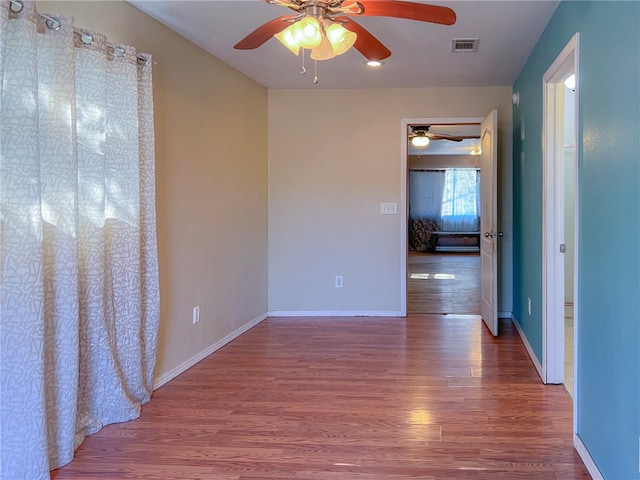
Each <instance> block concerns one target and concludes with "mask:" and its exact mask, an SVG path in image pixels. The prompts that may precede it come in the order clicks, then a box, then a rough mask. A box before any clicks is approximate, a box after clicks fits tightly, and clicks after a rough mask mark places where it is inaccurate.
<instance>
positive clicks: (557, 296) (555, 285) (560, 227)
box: [542, 33, 580, 432]
mask: <svg viewBox="0 0 640 480" xmlns="http://www.w3.org/2000/svg"><path fill="white" fill-rule="evenodd" d="M579 39H580V37H579V34H578V33H576V34H575V35H574V36H573V38H571V40H570V41H569V43H568V44H567V45H566V46H565V48H564V49H563V50H562V52H561V53H560V55H558V57H557V58H556V60H555V61H554V62H553V64H552V65H551V66H550V67H549V69H548V70H547V71H546V72H545V74H544V76H543V80H542V82H543V140H542V143H543V145H542V147H543V149H542V163H543V210H542V211H543V221H542V242H543V248H542V305H543V309H542V338H543V341H542V372H543V381H544V382H545V383H562V382H563V381H564V257H563V255H564V254H563V253H561V252H560V245H561V244H563V243H564V194H565V184H564V161H562V162H561V161H557V160H558V159H563V160H564V135H563V130H564V125H563V124H562V123H561V122H558V117H559V113H560V112H562V111H563V110H564V100H563V99H564V88H565V87H564V84H563V81H564V79H565V78H566V77H567V76H568V75H569V74H570V73H575V75H576V88H575V97H574V98H575V100H574V102H575V103H574V112H573V115H574V119H575V122H574V132H573V135H574V138H575V139H577V132H578V119H579V113H578V106H579V102H578V99H579V94H578V88H579V81H578V72H579V69H578V57H579ZM577 147H578V144H577V142H576V151H575V168H574V180H575V182H574V184H575V192H574V203H575V206H576V211H575V218H574V230H575V248H574V260H575V262H574V264H575V270H574V277H575V278H576V280H577V278H578V275H577V272H578V261H577V258H578V245H579V242H578V218H579V216H578V205H579V202H578V196H579V195H578V193H579V192H578V188H579V182H578V172H579V169H578V168H577V167H578V165H579V162H580V160H579V156H580V151H579V149H578V148H577ZM578 304H579V302H578V282H577V281H575V282H574V352H573V354H574V391H577V388H578V375H577V365H578V363H577V348H575V345H577V342H578V335H577V326H578V311H577V306H578ZM575 398H576V395H575V394H574V399H575ZM573 403H574V432H575V427H576V425H575V421H576V420H575V419H576V417H577V415H576V413H577V411H576V405H577V402H576V401H574V402H573Z"/></svg>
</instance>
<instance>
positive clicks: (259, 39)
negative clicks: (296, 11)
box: [233, 15, 298, 50]
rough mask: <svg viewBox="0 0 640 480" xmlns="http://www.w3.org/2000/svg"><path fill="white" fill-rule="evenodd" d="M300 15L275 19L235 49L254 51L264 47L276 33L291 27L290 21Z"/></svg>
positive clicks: (247, 37)
mask: <svg viewBox="0 0 640 480" xmlns="http://www.w3.org/2000/svg"><path fill="white" fill-rule="evenodd" d="M297 17H298V15H285V16H282V17H278V18H274V19H273V20H271V21H269V22H267V23H265V24H263V25H260V26H259V27H258V28H256V29H255V30H254V31H253V32H251V33H250V34H249V35H247V36H246V37H244V38H243V39H242V40H240V41H239V42H238V43H236V44H235V45H234V46H233V48H235V49H236V50H252V49H254V48H258V47H259V46H261V45H263V44H264V43H265V42H266V41H267V40H269V39H270V38H271V37H273V36H274V35H275V34H276V33H280V32H281V31H282V30H284V29H285V28H287V27H288V26H289V25H291V22H290V20H291V19H293V18H297Z"/></svg>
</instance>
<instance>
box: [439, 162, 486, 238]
mask: <svg viewBox="0 0 640 480" xmlns="http://www.w3.org/2000/svg"><path fill="white" fill-rule="evenodd" d="M479 204H480V171H479V170H476V169H474V168H448V169H447V170H446V174H445V182H444V192H443V196H442V230H443V231H445V232H477V231H479V229H480V224H479V221H480V209H479Z"/></svg>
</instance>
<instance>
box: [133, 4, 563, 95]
mask: <svg viewBox="0 0 640 480" xmlns="http://www.w3.org/2000/svg"><path fill="white" fill-rule="evenodd" d="M129 1H130V2H131V3H132V4H133V5H134V6H136V7H137V8H139V9H140V10H142V11H144V12H146V13H147V14H148V15H150V16H152V17H154V18H155V19H157V20H158V21H160V22H162V23H163V24H165V25H167V26H168V27H169V28H171V29H173V30H175V31H176V32H177V33H179V34H181V35H183V36H184V37H186V38H187V39H189V40H191V41H192V42H193V43H195V44H196V45H199V46H200V47H202V48H203V49H204V50H206V51H208V52H210V53H211V54H212V55H214V56H215V57H217V58H219V59H220V60H222V61H223V62H225V63H227V64H229V65H231V66H232V67H234V68H236V69H237V70H239V71H240V72H242V73H244V74H245V75H247V76H248V77H250V78H252V79H253V80H255V81H256V82H258V83H259V84H261V85H263V86H264V87H267V88H406V87H477V86H500V85H512V84H513V82H514V80H515V78H516V76H517V75H518V73H519V72H520V70H521V68H522V66H523V65H524V63H525V62H526V60H527V58H528V57H529V54H530V53H531V50H532V49H533V47H534V45H535V44H536V42H537V41H538V38H539V37H540V35H541V34H542V31H543V30H544V28H545V26H546V25H547V22H548V21H549V18H551V15H552V14H553V12H554V10H555V9H556V7H557V5H558V3H559V0H503V1H484V0H474V1H459V0H451V1H434V2H420V3H432V4H437V5H445V6H448V7H450V8H453V10H455V12H456V14H457V22H456V24H455V25H453V26H443V25H436V24H431V23H423V22H417V21H413V20H403V19H396V18H388V17H359V18H358V19H357V22H358V23H360V24H361V25H362V26H363V27H365V28H367V29H368V30H369V31H370V32H371V33H372V34H373V35H375V36H376V37H377V38H378V39H379V40H380V41H381V42H382V43H383V44H384V45H385V46H386V47H387V48H389V49H390V50H391V52H392V54H391V57H389V58H388V59H386V60H385V65H383V66H382V67H381V68H378V69H372V68H370V67H367V66H366V65H365V64H364V57H362V55H360V53H358V52H357V51H356V50H355V49H351V50H350V51H348V52H347V53H345V54H344V55H342V56H340V57H336V58H334V59H332V60H327V61H324V62H318V77H319V83H318V85H314V83H313V62H312V61H311V60H308V59H307V66H306V67H307V71H308V73H307V74H306V75H304V76H303V75H300V69H301V59H300V57H296V56H295V55H293V54H292V53H291V52H290V51H289V50H287V49H286V48H285V47H284V46H283V45H281V44H280V43H279V42H278V41H277V40H275V39H271V40H269V41H267V42H266V43H265V44H264V45H262V46H261V47H260V48H258V49H256V50H234V48H233V45H235V44H236V43H237V42H238V41H239V40H241V39H242V38H244V37H245V36H246V35H247V34H248V33H249V32H251V31H252V30H253V29H255V28H256V27H258V26H259V25H262V24H263V23H265V22H267V21H269V20H271V19H273V18H276V17H279V16H281V15H288V14H290V13H293V12H292V11H291V10H289V9H287V8H284V7H280V6H276V5H270V4H267V3H264V2H261V1H259V0H234V1H225V0H202V1H190V0H129ZM453 38H479V39H480V42H479V46H478V51H477V52H475V53H469V52H467V53H453V52H452V51H451V50H452V49H451V42H452V39H453Z"/></svg>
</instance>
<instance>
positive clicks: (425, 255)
mask: <svg viewBox="0 0 640 480" xmlns="http://www.w3.org/2000/svg"><path fill="white" fill-rule="evenodd" d="M481 121H482V119H481V118H480V119H476V118H473V119H469V118H464V119H456V118H452V119H415V120H406V121H405V122H404V126H403V136H404V138H403V142H404V144H405V152H404V154H403V157H404V159H405V161H406V166H405V168H404V169H403V177H404V178H405V181H406V182H405V188H406V190H405V192H406V195H403V197H405V198H406V217H405V220H406V223H405V226H406V230H405V231H404V235H405V238H406V239H407V241H406V242H403V243H405V244H406V248H407V252H406V258H407V264H406V265H407V267H406V268H407V272H406V273H407V275H405V278H406V279H407V284H406V288H407V295H406V299H407V311H408V312H409V313H435V314H443V313H444V314H462V315H480V312H481V310H480V300H481V291H480V285H481V284H480V281H481V276H480V272H481V269H480V266H481V264H480V254H479V252H480V250H479V245H480V241H479V237H480V224H479V215H480V193H479V186H480V167H481V159H480V153H481V152H480V148H481V139H480V134H481V129H480V125H481ZM416 136H418V137H421V138H419V139H418V140H420V139H422V140H424V142H418V143H417V145H415V144H414V142H412V140H413V138H414V137H416ZM425 138H427V140H425ZM476 192H477V193H476ZM443 201H444V208H443Z"/></svg>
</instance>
